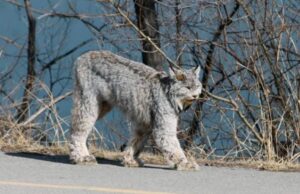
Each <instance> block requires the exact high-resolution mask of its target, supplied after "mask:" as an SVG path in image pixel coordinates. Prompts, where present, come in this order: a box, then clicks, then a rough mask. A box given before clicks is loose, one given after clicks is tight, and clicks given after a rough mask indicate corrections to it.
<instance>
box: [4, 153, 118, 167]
mask: <svg viewBox="0 0 300 194" xmlns="http://www.w3.org/2000/svg"><path fill="white" fill-rule="evenodd" d="M6 155H9V156H15V157H22V158H30V159H35V160H43V161H48V162H55V163H63V164H70V165H73V164H72V163H70V160H69V156H68V155H47V154H39V153H31V152H18V153H6ZM97 162H98V164H110V165H115V166H122V164H121V161H118V160H109V159H105V158H99V157H97Z"/></svg>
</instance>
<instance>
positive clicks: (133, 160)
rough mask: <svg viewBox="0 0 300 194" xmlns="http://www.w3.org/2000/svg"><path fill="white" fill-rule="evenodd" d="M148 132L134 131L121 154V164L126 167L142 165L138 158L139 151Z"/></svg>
mask: <svg viewBox="0 0 300 194" xmlns="http://www.w3.org/2000/svg"><path fill="white" fill-rule="evenodd" d="M149 135H150V132H148V131H141V130H139V131H135V132H134V135H133V136H132V137H131V139H130V141H129V142H128V145H127V147H126V148H125V151H124V155H123V165H124V166H126V167H142V166H144V162H143V161H142V160H141V159H139V158H138V157H139V154H140V153H141V151H142V149H143V147H144V145H145V143H146V141H147V138H148V136H149Z"/></svg>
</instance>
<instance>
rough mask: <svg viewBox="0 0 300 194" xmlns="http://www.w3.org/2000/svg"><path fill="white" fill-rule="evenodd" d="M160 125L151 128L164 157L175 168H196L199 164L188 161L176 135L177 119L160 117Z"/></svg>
mask: <svg viewBox="0 0 300 194" xmlns="http://www.w3.org/2000/svg"><path fill="white" fill-rule="evenodd" d="M162 120H163V121H164V123H161V124H162V125H161V127H159V128H155V129H154V130H153V137H154V140H155V143H156V144H157V146H158V147H159V148H160V150H161V151H162V153H163V154H164V157H165V158H166V159H167V160H168V162H169V163H170V164H173V165H174V167H175V168H176V169H177V170H198V169H199V166H198V164H197V163H196V162H194V161H188V160H187V158H186V156H185V154H184V152H183V150H182V148H181V147H180V143H179V140H178V138H177V135H176V130H177V120H176V119H170V120H167V119H162ZM175 123H176V124H175Z"/></svg>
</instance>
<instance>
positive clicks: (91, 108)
mask: <svg viewBox="0 0 300 194" xmlns="http://www.w3.org/2000/svg"><path fill="white" fill-rule="evenodd" d="M78 93H79V92H77V91H75V92H74V102H73V103H74V105H73V110H72V126H71V142H70V160H71V162H72V163H74V164H93V163H96V162H97V161H96V158H95V157H94V156H93V155H90V153H89V151H88V148H87V145H86V141H87V138H88V135H89V133H90V132H91V130H92V128H93V126H94V124H95V122H96V120H97V117H98V106H97V104H98V103H97V99H96V98H92V97H91V96H90V97H88V98H84V97H83V96H80V95H79V94H78Z"/></svg>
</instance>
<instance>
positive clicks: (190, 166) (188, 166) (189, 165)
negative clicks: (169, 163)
mask: <svg viewBox="0 0 300 194" xmlns="http://www.w3.org/2000/svg"><path fill="white" fill-rule="evenodd" d="M175 168H176V170H182V171H183V170H190V171H197V170H199V165H198V164H197V163H196V162H195V161H187V162H181V163H179V164H177V165H175Z"/></svg>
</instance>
